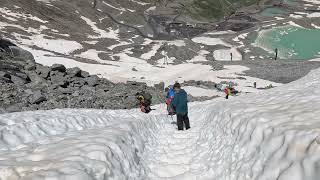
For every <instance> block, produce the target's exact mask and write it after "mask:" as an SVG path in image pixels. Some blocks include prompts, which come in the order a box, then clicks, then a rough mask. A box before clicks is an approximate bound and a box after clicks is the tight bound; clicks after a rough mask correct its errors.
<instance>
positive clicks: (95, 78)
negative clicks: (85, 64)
mask: <svg viewBox="0 0 320 180" xmlns="http://www.w3.org/2000/svg"><path fill="white" fill-rule="evenodd" d="M84 81H85V82H86V83H87V84H88V85H89V86H96V85H98V84H99V77H98V76H97V75H93V76H89V77H86V78H85V79H84Z"/></svg>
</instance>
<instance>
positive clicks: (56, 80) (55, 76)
mask: <svg viewBox="0 0 320 180" xmlns="http://www.w3.org/2000/svg"><path fill="white" fill-rule="evenodd" d="M50 78H51V83H52V85H53V86H60V87H63V88H66V87H67V86H68V85H69V82H68V81H67V79H66V77H64V73H62V72H59V71H51V72H50Z"/></svg>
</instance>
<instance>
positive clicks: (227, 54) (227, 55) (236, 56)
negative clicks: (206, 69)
mask: <svg viewBox="0 0 320 180" xmlns="http://www.w3.org/2000/svg"><path fill="white" fill-rule="evenodd" d="M231 53H232V60H233V61H241V60H242V55H241V53H240V52H239V51H238V50H237V49H236V48H229V49H219V50H215V51H214V52H213V57H214V59H215V60H217V61H231Z"/></svg>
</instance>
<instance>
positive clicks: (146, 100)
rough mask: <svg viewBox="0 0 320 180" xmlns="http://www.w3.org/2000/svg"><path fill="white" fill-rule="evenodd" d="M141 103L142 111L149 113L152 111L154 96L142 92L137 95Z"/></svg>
mask: <svg viewBox="0 0 320 180" xmlns="http://www.w3.org/2000/svg"><path fill="white" fill-rule="evenodd" d="M136 96H137V99H138V101H139V106H140V110H141V111H142V112H144V113H149V112H150V111H151V110H152V109H151V107H150V106H151V99H152V96H151V94H150V93H148V92H145V91H142V92H139V93H137V94H136Z"/></svg>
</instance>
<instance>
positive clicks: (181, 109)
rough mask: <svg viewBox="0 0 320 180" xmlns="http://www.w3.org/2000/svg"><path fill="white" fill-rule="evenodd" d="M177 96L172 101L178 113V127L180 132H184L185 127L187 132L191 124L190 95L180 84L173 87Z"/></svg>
mask: <svg viewBox="0 0 320 180" xmlns="http://www.w3.org/2000/svg"><path fill="white" fill-rule="evenodd" d="M173 88H174V91H175V95H174V98H173V101H172V107H173V109H174V110H175V111H176V113H177V125H178V130H179V131H180V130H183V129H184V128H183V127H184V126H185V127H186V130H188V129H189V128H190V122H189V117H188V95H187V93H186V91H185V90H183V89H181V85H180V84H179V83H175V84H174V85H173Z"/></svg>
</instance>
